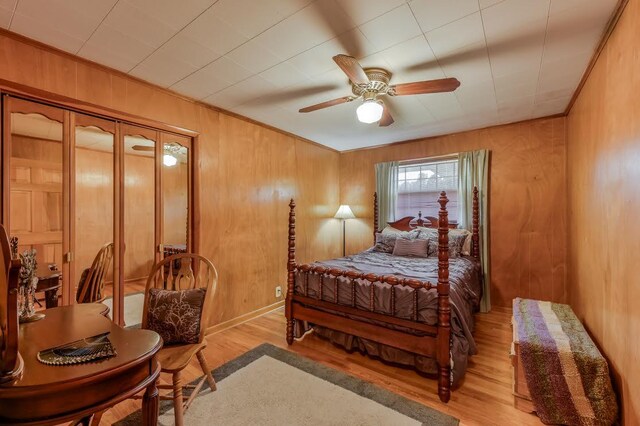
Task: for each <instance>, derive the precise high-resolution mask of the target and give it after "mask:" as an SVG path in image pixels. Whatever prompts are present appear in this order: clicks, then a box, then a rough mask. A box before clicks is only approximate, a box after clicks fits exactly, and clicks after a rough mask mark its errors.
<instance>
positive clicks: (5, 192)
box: [0, 80, 200, 324]
mask: <svg viewBox="0 0 640 426" xmlns="http://www.w3.org/2000/svg"><path fill="white" fill-rule="evenodd" d="M0 96H1V98H2V102H0V108H1V109H2V114H1V118H2V122H3V123H9V122H10V119H11V108H10V104H11V103H12V102H13V100H16V101H18V102H28V103H33V104H34V105H40V106H42V107H43V108H52V109H56V110H61V111H62V114H63V122H62V123H63V138H62V139H63V140H62V144H63V223H64V224H65V226H63V253H64V254H65V255H66V254H68V253H70V251H71V250H70V248H71V244H72V241H71V232H72V231H71V225H72V224H71V220H70V217H69V215H70V214H71V205H72V204H71V196H72V195H71V194H72V186H73V182H72V180H71V178H72V176H71V173H70V171H71V170H73V169H72V168H71V167H72V166H67V167H65V166H64V164H65V162H66V164H70V163H71V162H73V160H74V159H73V158H72V157H73V155H72V150H71V143H70V140H71V137H72V135H71V134H72V133H75V128H72V126H71V121H72V120H71V115H72V113H73V112H77V113H80V114H84V115H88V116H94V117H96V118H98V119H103V120H107V121H115V122H116V128H115V131H116V133H115V144H114V156H115V161H114V182H118V185H114V245H115V243H116V240H117V244H118V251H119V255H118V256H114V262H117V266H116V268H117V272H118V275H119V277H120V278H121V277H122V276H123V274H124V269H123V268H122V261H123V256H124V254H123V250H122V249H121V248H122V246H123V244H124V226H123V218H124V216H123V215H122V214H123V209H124V206H123V195H124V180H123V179H122V178H123V171H124V156H123V152H122V150H123V147H124V138H123V136H122V134H121V126H123V125H132V126H135V127H141V128H147V129H149V130H152V131H156V132H158V133H161V132H168V133H170V134H175V135H178V136H182V137H187V138H190V145H191V146H190V156H189V161H190V163H189V229H188V249H189V250H190V251H192V252H194V253H200V238H199V235H200V178H199V168H198V164H199V144H200V140H199V133H198V132H196V131H193V130H189V129H185V128H183V127H179V126H173V125H171V124H167V123H164V122H160V121H157V120H153V119H147V118H144V117H140V116H136V115H132V114H129V113H125V112H121V111H117V110H114V109H111V108H107V107H104V106H101V105H96V104H92V103H89V102H84V101H80V100H78V99H74V98H69V97H67V96H63V95H59V94H56V93H52V92H48V91H45V90H41V89H36V88H32V87H28V86H25V85H22V84H18V83H14V82H10V81H6V80H0ZM1 136H2V149H1V152H2V159H1V165H2V197H0V203H1V209H2V220H3V224H4V225H5V227H7V228H8V229H9V225H10V224H9V214H10V206H9V198H10V189H9V188H10V185H9V184H10V173H11V171H10V162H9V160H10V152H11V150H10V140H11V132H10V126H3V127H2V133H1ZM158 140H160V138H158ZM156 145H158V146H159V147H158V148H157V150H160V151H161V150H162V146H163V145H162V143H157V144H156ZM161 152H162V151H161ZM73 165H74V166H75V164H73ZM161 167H162V155H156V176H157V178H158V177H159V178H160V179H157V180H156V192H157V193H159V195H160V198H158V196H157V195H156V203H160V200H161V195H162V187H161V186H160V185H161V182H162V181H161V174H162V169H161ZM158 175H160V176H158ZM116 179H118V180H117V181H116ZM116 195H117V196H116ZM157 206H158V204H156V207H157ZM160 207H161V208H162V206H161V205H160ZM116 210H117V211H116ZM64 215H66V219H65V218H64ZM155 216H156V218H155V220H156V225H155V230H156V257H155V261H156V262H157V261H158V260H159V259H160V256H161V253H160V251H159V250H158V249H159V248H160V242H161V239H160V236H161V234H162V222H160V221H159V220H158V218H159V217H160V218H161V213H159V212H158V211H157V209H156V213H155ZM115 225H117V227H116V226H115ZM115 231H117V232H115ZM116 258H117V259H116ZM70 266H71V265H70V264H69V263H68V262H66V261H65V262H63V264H62V272H63V280H65V279H66V280H69V278H71V275H72V274H71V273H70V270H71V267H70ZM65 277H68V278H65ZM114 280H115V278H114ZM119 281H120V284H119V285H118V286H114V301H115V300H116V294H117V293H119V294H118V296H119V297H118V299H122V300H124V296H123V294H122V292H121V291H120V290H121V289H122V288H123V287H122V286H123V281H122V280H119ZM65 287H66V289H67V290H66V291H64V290H63V292H62V304H63V305H67V304H72V303H75V297H74V295H73V294H72V293H73V292H72V290H71V289H72V288H73V283H71V282H70V281H69V282H68V284H67V285H66V286H63V289H64V288H65ZM116 292H117V293H116ZM120 304H121V303H120V300H119V301H118V303H114V311H115V310H116V309H119V308H116V307H115V305H120ZM115 313H116V312H114V314H115ZM117 314H118V315H117V316H116V315H114V317H113V318H114V321H116V322H117V323H118V324H122V323H123V319H124V318H123V316H124V313H123V312H117Z"/></svg>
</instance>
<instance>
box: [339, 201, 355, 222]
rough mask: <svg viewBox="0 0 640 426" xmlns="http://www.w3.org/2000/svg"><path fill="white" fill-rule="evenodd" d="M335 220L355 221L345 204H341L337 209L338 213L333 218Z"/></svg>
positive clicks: (349, 208)
mask: <svg viewBox="0 0 640 426" xmlns="http://www.w3.org/2000/svg"><path fill="white" fill-rule="evenodd" d="M334 217H335V218H336V219H355V217H356V216H355V215H354V214H353V212H352V211H351V207H349V206H348V205H346V204H343V205H341V206H340V208H339V209H338V212H337V213H336V215H335V216H334Z"/></svg>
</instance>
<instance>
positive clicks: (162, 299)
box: [147, 288, 206, 345]
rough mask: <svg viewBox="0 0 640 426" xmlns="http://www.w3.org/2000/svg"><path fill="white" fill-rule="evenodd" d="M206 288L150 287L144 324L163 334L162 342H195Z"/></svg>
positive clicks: (196, 341) (197, 336)
mask: <svg viewBox="0 0 640 426" xmlns="http://www.w3.org/2000/svg"><path fill="white" fill-rule="evenodd" d="M205 292H206V291H205V290H204V289H202V288H196V289H191V290H177V291H172V290H162V289H157V288H152V289H150V290H149V304H148V311H147V328H148V329H149V330H153V331H155V332H156V333H158V334H159V335H160V337H162V340H163V341H164V344H165V345H170V344H172V343H198V340H199V337H200V321H201V318H202V306H203V305H204V295H205Z"/></svg>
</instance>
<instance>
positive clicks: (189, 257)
mask: <svg viewBox="0 0 640 426" xmlns="http://www.w3.org/2000/svg"><path fill="white" fill-rule="evenodd" d="M176 264H179V265H180V269H178V271H177V272H176V271H175V270H174V268H175V265H176ZM217 286H218V271H216V268H215V266H213V264H212V263H211V262H210V261H209V260H208V259H206V258H204V257H202V256H199V255H197V254H193V253H181V254H175V255H173V256H169V257H166V258H165V259H164V260H162V261H160V262H159V263H158V264H157V265H155V266H154V268H153V270H152V271H151V274H150V275H149V279H148V280H147V286H146V289H145V297H144V309H143V314H142V328H146V327H147V313H148V312H147V311H148V302H149V290H150V289H151V288H160V289H165V290H187V289H194V288H204V289H206V294H205V299H204V303H203V308H202V313H201V317H200V336H199V338H198V343H194V344H185V345H171V346H165V347H163V348H162V349H161V350H160V352H159V353H158V361H159V362H160V365H161V367H162V372H163V373H170V374H171V375H172V380H173V384H172V385H158V388H159V389H172V390H173V395H172V396H166V395H161V396H160V399H170V400H173V403H174V411H175V418H176V425H177V426H182V425H183V424H184V420H183V417H184V412H185V411H186V410H187V409H188V408H189V406H190V405H191V402H192V401H193V399H194V398H195V397H196V396H197V395H198V393H199V392H200V389H202V386H203V385H204V382H205V380H206V381H207V382H208V383H209V387H210V388H211V390H212V391H215V390H216V382H215V380H214V379H213V376H212V375H211V370H210V369H209V366H208V365H207V362H206V360H205V358H204V355H203V353H202V351H203V349H204V348H206V347H207V341H206V340H205V339H204V334H205V331H206V328H207V324H209V316H210V314H211V309H212V302H213V297H214V295H215V293H216V288H217ZM194 355H195V356H196V357H197V359H198V362H199V363H200V367H201V368H202V371H203V372H204V376H203V377H202V378H200V380H199V381H198V383H197V384H195V385H187V386H184V385H183V384H182V378H181V372H182V370H184V369H185V368H186V367H187V366H188V365H189V362H191V359H192V358H193V356H194ZM183 388H187V389H193V390H192V392H191V395H190V396H189V398H188V399H187V401H184V400H183V397H182V391H183Z"/></svg>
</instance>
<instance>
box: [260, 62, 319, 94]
mask: <svg viewBox="0 0 640 426" xmlns="http://www.w3.org/2000/svg"><path fill="white" fill-rule="evenodd" d="M260 77H262V78H263V79H265V80H266V81H268V82H269V83H270V84H272V85H274V86H275V87H279V88H284V87H289V86H293V85H296V84H298V83H301V82H303V81H306V80H308V79H309V76H307V75H306V74H304V73H303V72H302V71H300V70H299V69H298V68H296V67H295V66H294V65H292V64H291V63H289V62H282V63H280V64H278V65H276V66H274V67H271V68H269V69H268V70H266V71H263V72H261V73H260Z"/></svg>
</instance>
